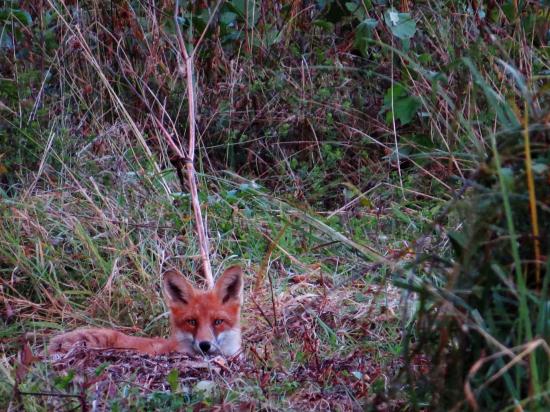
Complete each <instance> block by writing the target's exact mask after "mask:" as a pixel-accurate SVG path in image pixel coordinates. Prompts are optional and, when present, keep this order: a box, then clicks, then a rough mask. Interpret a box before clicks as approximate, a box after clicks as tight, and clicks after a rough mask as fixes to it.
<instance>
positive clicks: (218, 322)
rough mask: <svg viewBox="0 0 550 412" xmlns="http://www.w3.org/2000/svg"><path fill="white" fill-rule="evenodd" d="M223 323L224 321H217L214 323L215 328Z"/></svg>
mask: <svg viewBox="0 0 550 412" xmlns="http://www.w3.org/2000/svg"><path fill="white" fill-rule="evenodd" d="M222 323H223V319H216V320H215V321H214V326H220V325H221V324H222Z"/></svg>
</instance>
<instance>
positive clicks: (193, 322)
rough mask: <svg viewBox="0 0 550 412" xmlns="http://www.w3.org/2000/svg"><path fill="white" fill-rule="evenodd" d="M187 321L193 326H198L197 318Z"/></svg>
mask: <svg viewBox="0 0 550 412" xmlns="http://www.w3.org/2000/svg"><path fill="white" fill-rule="evenodd" d="M186 322H187V323H188V324H189V325H191V326H197V320H196V319H187V321H186Z"/></svg>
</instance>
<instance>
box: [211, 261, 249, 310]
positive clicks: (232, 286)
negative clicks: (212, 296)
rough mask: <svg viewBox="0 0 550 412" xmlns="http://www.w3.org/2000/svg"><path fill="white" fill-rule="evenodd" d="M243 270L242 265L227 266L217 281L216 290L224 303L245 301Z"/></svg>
mask: <svg viewBox="0 0 550 412" xmlns="http://www.w3.org/2000/svg"><path fill="white" fill-rule="evenodd" d="M242 273H243V271H242V269H241V267H240V266H231V267H230V268H227V269H226V270H225V272H223V275H221V276H220V278H219V279H218V280H217V281H216V286H215V290H216V293H217V294H218V296H219V297H220V299H221V300H222V304H224V303H227V302H229V301H233V300H235V301H237V302H239V304H242V302H243V275H242Z"/></svg>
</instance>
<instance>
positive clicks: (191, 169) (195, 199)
mask: <svg viewBox="0 0 550 412" xmlns="http://www.w3.org/2000/svg"><path fill="white" fill-rule="evenodd" d="M178 10H179V0H176V5H175V8H174V22H175V24H176V33H177V40H178V45H179V49H180V52H181V54H182V57H183V61H184V62H185V69H186V70H185V72H186V77H187V78H186V81H187V100H188V107H189V146H188V151H187V161H186V162H185V170H186V172H187V181H188V184H189V191H190V192H191V203H192V205H193V212H194V215H195V224H196V229H197V235H198V236H199V248H200V252H201V261H202V270H203V274H204V280H205V282H206V286H207V287H208V289H212V288H213V287H214V278H213V276H212V267H211V265H210V258H209V255H208V251H209V247H208V237H207V236H206V225H205V224H204V221H203V219H202V212H201V205H200V202H199V195H198V190H197V180H196V174H195V164H194V162H195V140H196V139H195V136H196V130H195V124H196V121H195V120H196V116H195V113H196V110H195V91H194V88H193V57H192V56H191V57H190V56H189V53H188V52H187V49H186V47H185V42H184V41H183V35H182V34H181V29H180V26H179V24H178ZM174 146H175V145H174ZM178 154H181V151H179V153H178Z"/></svg>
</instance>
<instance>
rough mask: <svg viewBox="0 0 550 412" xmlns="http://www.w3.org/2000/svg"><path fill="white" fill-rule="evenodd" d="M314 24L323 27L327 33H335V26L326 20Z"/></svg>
mask: <svg viewBox="0 0 550 412" xmlns="http://www.w3.org/2000/svg"><path fill="white" fill-rule="evenodd" d="M313 24H314V25H315V26H317V27H321V28H322V29H323V30H325V31H333V30H334V24H332V23H331V22H330V21H326V20H315V21H314V22H313Z"/></svg>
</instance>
